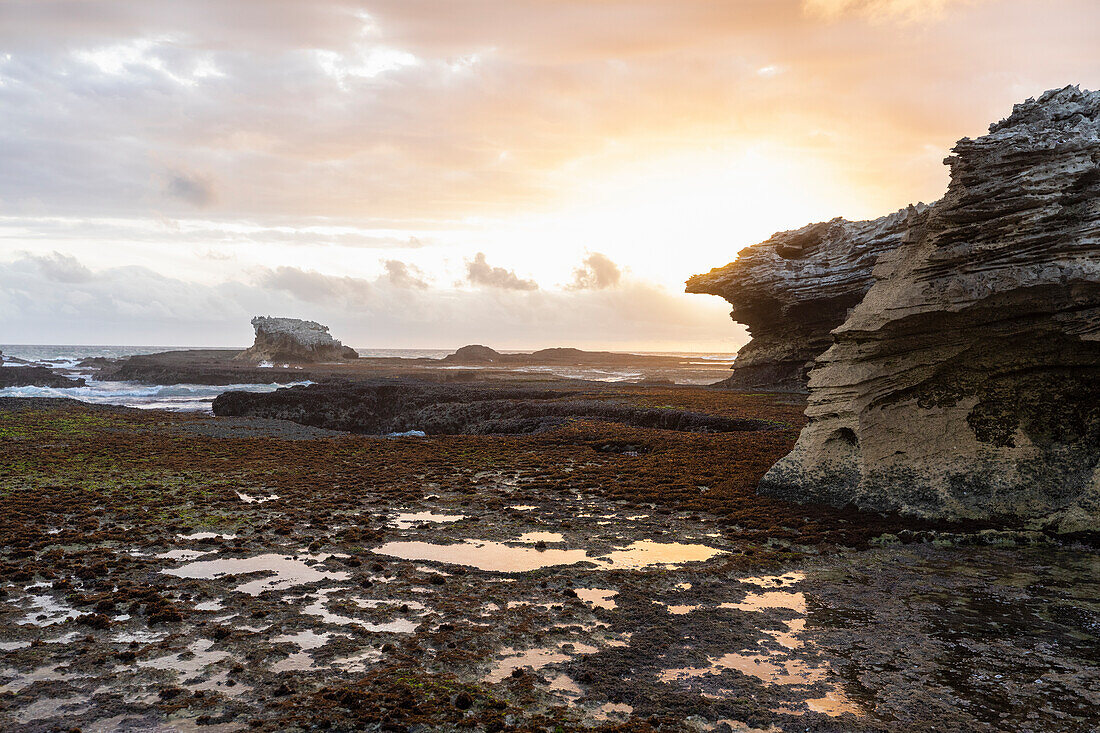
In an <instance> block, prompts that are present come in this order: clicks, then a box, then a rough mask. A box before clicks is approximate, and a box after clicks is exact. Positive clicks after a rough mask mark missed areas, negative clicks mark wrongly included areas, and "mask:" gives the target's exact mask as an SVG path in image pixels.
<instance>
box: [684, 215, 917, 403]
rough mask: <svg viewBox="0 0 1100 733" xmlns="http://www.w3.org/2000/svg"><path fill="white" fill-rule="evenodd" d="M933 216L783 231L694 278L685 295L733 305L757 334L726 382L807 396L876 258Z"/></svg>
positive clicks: (866, 285)
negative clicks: (809, 381)
mask: <svg viewBox="0 0 1100 733" xmlns="http://www.w3.org/2000/svg"><path fill="white" fill-rule="evenodd" d="M927 210H928V207H927V206H925V205H924V204H918V205H916V206H910V207H909V208H908V209H902V210H901V211H898V212H896V213H893V214H889V215H888V216H884V217H881V218H879V219H874V220H871V221H848V220H846V219H840V218H837V219H833V220H832V221H826V222H820V223H817V224H808V225H806V226H804V227H802V228H801V229H795V230H793V231H788V232H779V233H777V234H774V235H772V237H771V238H770V239H768V240H767V241H764V242H761V243H760V244H755V245H753V246H751V247H746V248H745V249H743V250H741V251H740V252H739V253H738V254H737V259H736V260H735V261H733V262H731V263H729V264H728V265H726V266H724V267H716V268H715V269H713V270H711V271H710V272H708V273H705V274H702V275H695V276H694V277H692V278H691V279H689V280H688V281H687V292H689V293H702V294H707V295H718V296H720V297H722V298H725V299H726V300H728V301H729V303H730V305H732V306H733V312H732V313H731V314H730V317H731V318H733V320H735V321H738V322H740V323H743V324H745V325H746V326H747V327H748V330H749V334H750V335H751V336H752V340H751V341H750V342H749V343H748V344H746V345H745V346H744V347H743V348H742V349H741V350H740V351H739V352H738V353H737V361H736V362H734V365H733V375H732V376H731V377H730V378H729V379H727V380H724V381H723V382H722V384H723V385H724V386H726V387H732V388H734V389H753V390H758V389H763V390H768V391H775V392H804V391H805V390H806V378H807V374H808V372H809V371H810V368H811V367H812V366H813V361H814V359H816V358H817V357H819V356H821V355H822V354H823V353H825V350H826V349H828V348H829V346H831V345H832V337H831V336H830V335H829V333H830V332H831V331H832V330H833V329H834V328H836V327H837V326H839V325H840V324H841V323H843V322H844V319H845V318H846V317H847V315H848V311H849V309H851V308H852V307H853V306H854V305H856V303H858V302H859V301H860V300H862V299H863V296H864V295H865V294H866V293H867V291H868V290H869V289H870V287H871V283H872V282H873V280H872V278H871V269H872V268H873V267H874V264H875V261H876V260H877V259H878V256H879V255H881V254H883V253H884V252H889V251H891V250H893V249H894V248H896V247H897V246H898V245H900V244H901V243H902V242H903V241H904V240H905V237H906V233H907V232H908V231H909V230H910V229H911V228H912V227H913V226H914V225H915V224H916V223H917V222H919V221H921V220H922V219H923V218H924V216H925V214H926V212H927Z"/></svg>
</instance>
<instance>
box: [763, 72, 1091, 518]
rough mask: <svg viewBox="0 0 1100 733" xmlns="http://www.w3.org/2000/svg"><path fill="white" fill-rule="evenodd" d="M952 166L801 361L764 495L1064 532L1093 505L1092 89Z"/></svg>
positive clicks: (987, 141)
mask: <svg viewBox="0 0 1100 733" xmlns="http://www.w3.org/2000/svg"><path fill="white" fill-rule="evenodd" d="M953 152H954V153H955V155H954V156H953V157H951V158H948V159H947V161H946V163H947V164H948V165H949V166H950V167H951V184H950V186H949V188H948V191H947V195H946V196H945V197H944V198H943V200H941V201H939V202H938V203H936V204H935V205H934V206H932V207H931V209H930V210H929V211H928V212H926V214H925V215H924V216H923V217H922V218H920V219H919V220H917V221H916V222H915V223H911V224H910V228H909V232H908V241H907V242H906V243H905V244H904V245H902V246H900V247H897V248H896V249H894V250H893V251H891V252H888V253H886V254H883V255H882V256H881V257H880V258H879V261H878V264H877V266H876V267H875V269H874V278H875V284H874V285H873V287H871V289H870V290H869V291H868V292H867V295H866V297H864V298H863V300H862V302H860V303H859V305H857V306H856V307H855V308H854V309H853V310H852V311H851V313H850V315H849V317H848V318H847V320H846V321H845V322H844V323H843V325H841V326H840V327H839V328H837V329H836V330H835V331H834V332H833V338H834V340H835V343H834V344H833V346H832V347H830V348H829V350H828V351H827V352H826V353H825V354H824V355H823V356H822V357H821V358H820V359H819V360H818V362H817V365H816V366H815V368H814V369H813V371H812V372H811V373H810V380H809V388H810V397H809V407H808V409H807V413H806V414H807V416H808V417H809V418H810V423H809V424H808V425H807V427H806V428H805V429H804V430H803V431H802V434H801V436H800V437H799V440H798V443H797V445H796V447H795V449H794V450H793V451H792V452H791V453H790V454H789V455H788V456H787V457H786V458H784V459H783V460H781V461H780V462H779V463H777V464H776V465H775V466H774V467H773V468H772V469H771V470H770V471H769V472H768V474H767V475H766V476H765V478H764V480H763V482H762V484H761V492H762V493H765V494H767V495H770V496H775V497H782V498H788V499H794V500H798V501H825V502H828V503H830V504H834V505H840V504H846V503H848V502H852V503H854V504H856V505H858V506H860V507H864V508H871V509H881V510H894V509H896V510H901V511H903V512H907V513H910V514H916V515H923V516H935V517H947V518H954V517H1005V518H1011V519H1013V520H1022V521H1028V522H1032V523H1040V524H1046V525H1049V526H1053V527H1056V528H1057V529H1059V530H1061V531H1066V532H1072V531H1083V530H1091V531H1095V529H1096V526H1097V525H1096V522H1097V521H1098V520H1100V470H1098V463H1100V460H1098V459H1100V92H1092V93H1090V92H1082V91H1080V90H1079V89H1077V88H1076V87H1067V88H1066V89H1062V90H1056V91H1051V92H1047V93H1046V94H1044V95H1042V97H1040V98H1039V99H1037V100H1029V101H1028V102H1025V103H1024V104H1021V105H1017V106H1016V107H1015V109H1014V111H1013V113H1012V115H1011V116H1010V117H1009V118H1008V119H1006V120H1003V121H1002V122H999V123H997V124H995V125H992V126H991V127H990V132H989V134H988V135H985V136H983V137H980V138H978V139H976V140H970V139H966V138H964V139H963V140H960V141H959V143H958V144H957V145H956V147H955V148H954V151H953Z"/></svg>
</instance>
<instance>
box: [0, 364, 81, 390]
mask: <svg viewBox="0 0 1100 733" xmlns="http://www.w3.org/2000/svg"><path fill="white" fill-rule="evenodd" d="M83 386H85V382H84V380H83V379H70V378H69V377H66V376H64V375H62V374H57V373H55V372H53V371H51V370H50V369H49V368H47V367H44V366H17V367H13V366H9V367H3V368H0V389H4V388H6V387H53V388H58V389H59V388H64V387H83Z"/></svg>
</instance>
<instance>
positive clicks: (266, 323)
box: [234, 316, 359, 363]
mask: <svg viewBox="0 0 1100 733" xmlns="http://www.w3.org/2000/svg"><path fill="white" fill-rule="evenodd" d="M252 327H253V328H255V329H256V341H255V343H253V344H252V346H251V347H250V348H248V349H245V350H244V351H242V352H241V353H240V354H238V355H237V356H236V357H234V358H235V359H237V360H240V361H252V362H262V361H270V362H290V363H309V362H319V361H341V360H348V359H357V358H359V354H357V353H356V351H355V349H353V348H351V347H350V346H344V345H343V344H342V343H340V342H339V341H337V340H336V339H334V338H333V337H332V335H331V334H329V332H328V326H323V325H321V324H320V323H317V322H316V321H303V320H301V319H299V318H272V317H270V316H256V317H255V318H253V319H252Z"/></svg>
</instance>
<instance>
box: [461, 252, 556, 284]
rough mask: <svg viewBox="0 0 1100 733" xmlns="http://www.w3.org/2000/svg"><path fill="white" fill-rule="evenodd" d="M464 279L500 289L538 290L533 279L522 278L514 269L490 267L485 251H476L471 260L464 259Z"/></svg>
mask: <svg viewBox="0 0 1100 733" xmlns="http://www.w3.org/2000/svg"><path fill="white" fill-rule="evenodd" d="M466 279H467V280H469V281H470V282H471V283H473V284H474V285H484V286H485V287H489V288H500V289H501V290H538V288H539V285H538V283H536V282H535V281H534V280H524V279H522V278H520V277H519V276H518V275H516V272H515V270H505V269H504V268H503V267H492V266H490V265H489V263H488V262H486V261H485V253H484V252H478V253H477V254H476V255H474V258H473V259H472V260H466Z"/></svg>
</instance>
